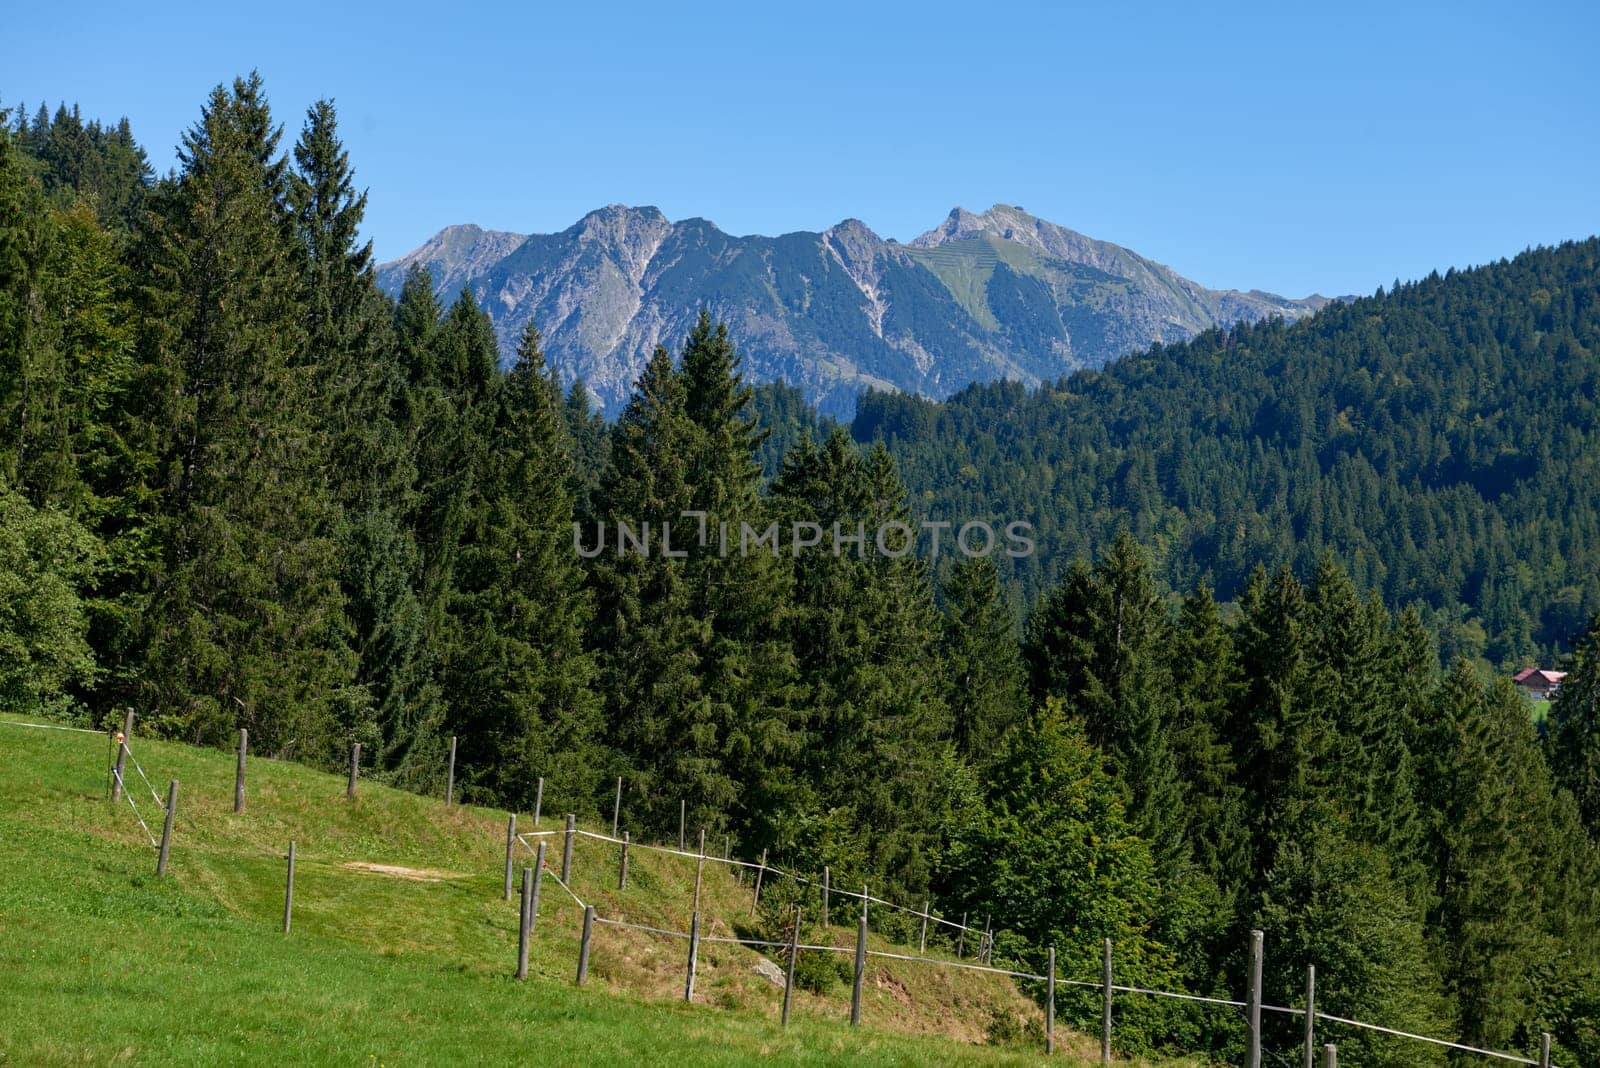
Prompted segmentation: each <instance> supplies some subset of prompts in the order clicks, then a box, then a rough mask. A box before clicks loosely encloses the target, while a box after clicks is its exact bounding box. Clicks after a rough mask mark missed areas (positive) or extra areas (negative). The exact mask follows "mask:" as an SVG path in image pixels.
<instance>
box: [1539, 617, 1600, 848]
mask: <svg viewBox="0 0 1600 1068" xmlns="http://www.w3.org/2000/svg"><path fill="white" fill-rule="evenodd" d="M1547 745H1548V749H1549V753H1550V764H1551V767H1552V768H1553V769H1554V770H1555V774H1556V778H1557V781H1558V782H1560V784H1561V785H1562V786H1564V787H1565V788H1566V789H1568V790H1570V791H1571V792H1572V796H1573V797H1574V798H1576V799H1577V802H1578V811H1579V813H1580V814H1581V815H1582V817H1583V822H1584V825H1585V826H1586V827H1588V828H1589V833H1590V834H1591V835H1593V836H1595V838H1596V839H1597V840H1600V616H1596V617H1595V620H1594V622H1593V623H1592V624H1590V626H1589V630H1588V632H1587V633H1586V634H1585V635H1584V636H1583V637H1582V638H1581V639H1579V641H1578V642H1577V644H1576V647H1575V648H1574V650H1573V654H1572V663H1571V665H1570V668H1569V670H1568V672H1567V677H1566V678H1565V679H1563V680H1562V681H1561V689H1560V690H1559V691H1558V692H1557V693H1556V697H1555V700H1554V701H1552V702H1551V704H1550V722H1549V728H1548V734H1547Z"/></svg>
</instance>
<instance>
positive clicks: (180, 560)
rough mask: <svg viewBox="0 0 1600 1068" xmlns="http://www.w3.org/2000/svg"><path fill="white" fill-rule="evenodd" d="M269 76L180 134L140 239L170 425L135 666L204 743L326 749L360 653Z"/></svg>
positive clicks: (148, 336)
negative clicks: (232, 738) (171, 170)
mask: <svg viewBox="0 0 1600 1068" xmlns="http://www.w3.org/2000/svg"><path fill="white" fill-rule="evenodd" d="M278 138H279V131H278V129H277V128H276V127H275V126H274V125H273V123H272V117H271V113H270V111H269V109H268V106H267V102H266V99H265V97H264V95H263V92H262V86H261V79H260V78H259V76H257V75H253V74H252V75H251V76H250V77H249V78H241V79H237V80H235V82H234V83H233V85H232V87H231V88H224V87H221V86H219V87H218V88H217V89H216V90H215V91H214V92H213V93H212V95H211V98H210V100H209V101H208V102H207V104H206V107H205V108H204V110H203V111H202V114H201V118H200V121H199V123H197V124H196V125H195V127H194V128H193V129H192V130H190V131H189V133H187V134H186V135H185V136H184V139H183V143H182V146H181V148H180V151H179V160H180V164H181V173H180V174H179V175H178V177H177V179H176V181H175V183H174V184H173V186H172V188H171V189H170V191H167V192H166V193H164V195H163V196H162V198H161V204H160V205H159V208H158V211H157V212H156V216H155V223H154V225H153V227H152V229H151V231H150V232H149V234H148V235H147V237H146V238H145V251H144V253H143V254H142V255H143V256H144V257H145V258H146V260H147V262H148V263H149V275H148V280H147V284H146V286H145V289H144V291H143V294H142V313H143V314H142V332H141V333H142V336H141V339H140V346H141V356H142V359H143V361H144V363H145V365H146V367H147V368H148V370H147V371H146V372H145V380H144V381H143V382H142V383H141V394H142V400H143V401H144V403H145V406H146V415H147V417H148V418H149V419H150V420H151V422H152V424H153V425H154V426H156V427H159V428H160V439H159V443H158V447H159V453H160V469H159V476H158V482H157V489H158V492H159V493H160V499H159V502H158V504H157V512H158V516H159V518H158V520H157V526H156V537H157V539H158V541H157V544H158V545H159V546H160V553H159V558H158V560H157V561H156V562H155V564H154V567H153V569H152V571H151V573H150V575H149V577H148V588H149V591H150V593H149V599H148V603H147V604H146V605H145V606H144V611H143V618H144V619H145V621H146V623H147V626H148V630H147V633H146V634H145V635H144V638H145V644H144V648H143V662H144V670H143V672H142V674H141V675H140V677H139V683H140V687H141V690H142V695H143V697H144V698H145V701H146V703H147V707H149V708H151V709H152V710H153V717H152V718H153V719H154V720H155V723H156V724H157V725H159V726H160V727H162V728H163V729H166V730H168V731H171V732H173V733H178V734H182V735H183V736H185V737H188V738H191V739H193V740H197V741H198V740H214V739H218V738H221V737H223V736H224V735H225V734H226V733H227V731H228V729H229V728H230V727H231V726H232V725H233V724H235V723H239V724H242V725H246V726H249V727H250V728H251V735H252V738H253V739H255V740H257V742H258V744H259V745H260V746H261V749H262V751H264V752H275V751H279V750H280V749H281V747H284V746H287V745H289V744H290V743H291V742H292V743H294V745H295V750H294V751H295V752H297V753H300V754H305V755H309V756H312V757H314V758H315V757H324V756H327V755H330V754H331V750H332V748H333V747H332V745H331V743H332V742H333V741H334V739H335V738H336V737H337V736H338V735H339V734H340V733H341V726H340V725H341V724H342V723H344V722H347V721H348V719H349V716H350V704H351V695H350V683H351V677H352V674H353V669H354V665H353V664H352V663H351V658H350V656H349V654H348V652H347V649H348V645H347V638H346V622H345V617H344V609H343V605H342V598H341V596H340V591H339V586H338V582H337V580H336V578H335V576H336V574H337V563H336V553H335V544H334V541H333V538H332V529H333V525H334V520H335V518H336V509H335V507H334V505H333V502H332V501H331V499H330V496H329V493H328V489H327V486H326V483H325V481H324V479H323V478H322V475H321V472H322V471H324V470H325V465H326V454H325V452H324V451H323V448H322V445H323V439H322V437H321V435H320V434H319V433H318V432H317V428H316V427H315V426H314V425H312V424H311V419H312V418H313V412H314V405H312V404H311V403H310V400H311V397H312V390H311V385H310V382H309V381H308V377H309V376H308V375H306V374H305V373H303V370H302V369H301V368H299V367H298V366H297V362H298V361H297V357H298V355H299V353H300V352H301V351H302V347H303V345H304V338H305V334H304V329H303V325H302V324H303V319H302V317H301V315H300V309H299V306H298V295H299V292H300V283H301V277H300V273H299V271H298V269H297V261H296V253H295V249H294V244H293V240H292V235H293V226H292V219H291V216H290V213H289V211H288V210H287V207H286V204H285V184H286V178H285V171H286V161H285V160H284V159H283V158H282V157H281V156H279V155H278V154H277V145H278Z"/></svg>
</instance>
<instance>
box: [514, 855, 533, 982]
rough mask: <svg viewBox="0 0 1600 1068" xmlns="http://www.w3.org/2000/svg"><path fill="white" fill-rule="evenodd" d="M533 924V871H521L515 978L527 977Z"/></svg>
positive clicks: (524, 869)
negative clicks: (530, 928) (520, 899)
mask: <svg viewBox="0 0 1600 1068" xmlns="http://www.w3.org/2000/svg"><path fill="white" fill-rule="evenodd" d="M532 922H533V871H532V869H530V868H523V869H522V908H521V910H520V911H519V914H518V916H517V978H518V979H526V978H527V977H528V941H529V935H531V934H532V932H531V931H530V930H529V927H530V926H531V925H532Z"/></svg>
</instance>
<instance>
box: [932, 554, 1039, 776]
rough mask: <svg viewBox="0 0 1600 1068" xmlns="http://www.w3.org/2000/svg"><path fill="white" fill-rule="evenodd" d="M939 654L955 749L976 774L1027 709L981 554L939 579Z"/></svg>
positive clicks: (1003, 614) (994, 584) (1001, 608)
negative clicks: (941, 593)
mask: <svg viewBox="0 0 1600 1068" xmlns="http://www.w3.org/2000/svg"><path fill="white" fill-rule="evenodd" d="M944 604H945V613H944V621H943V622H944V626H943V633H942V636H941V641H940V658H941V660H942V661H943V663H944V668H945V695H946V696H945V700H946V701H947V702H948V703H949V705H950V719H951V732H952V735H951V736H952V741H953V742H954V743H955V747H956V751H957V752H958V753H959V754H961V756H962V757H963V758H964V759H965V760H967V761H968V763H970V764H972V765H973V766H974V767H975V768H977V769H978V770H979V771H980V773H981V772H982V771H984V770H986V769H987V768H989V767H991V766H992V765H993V764H994V763H995V762H996V761H997V760H998V759H999V758H1000V757H1001V755H1002V754H1003V752H1004V739H1005V736H1006V733H1007V732H1008V731H1009V730H1011V728H1012V726H1013V725H1015V724H1017V723H1019V722H1021V721H1022V719H1023V718H1024V717H1025V716H1026V713H1027V690H1026V687H1025V685H1024V674H1023V668H1022V657H1021V653H1020V651H1019V648H1018V644H1017V637H1016V634H1015V633H1014V627H1013V625H1012V621H1011V612H1010V609H1009V608H1008V606H1007V605H1006V603H1005V602H1004V600H1002V598H1001V594H1000V572H999V569H998V568H996V567H995V564H994V561H993V560H991V559H989V558H988V557H987V556H979V557H972V558H970V559H963V560H962V561H960V562H959V563H957V564H956V565H955V566H954V567H953V568H952V569H951V570H950V574H949V577H948V578H947V579H946V580H945V583H944Z"/></svg>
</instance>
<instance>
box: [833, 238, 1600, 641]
mask: <svg viewBox="0 0 1600 1068" xmlns="http://www.w3.org/2000/svg"><path fill="white" fill-rule="evenodd" d="M998 272H999V268H998V267H997V268H996V277H998ZM993 289H994V286H993V283H992V281H991V284H990V292H991V299H992V293H993ZM853 432H854V434H855V436H856V437H857V438H858V439H860V440H863V441H865V440H870V439H873V438H876V437H882V438H885V439H887V440H888V441H889V442H890V444H891V447H892V450H893V452H894V453H895V456H896V458H897V459H898V460H899V462H900V466H901V470H902V472H903V473H904V476H905V478H906V481H907V483H908V485H909V486H910V488H911V490H912V499H913V501H914V502H916V503H917V504H918V506H919V510H921V511H922V512H924V513H926V514H928V515H931V516H934V517H937V518H943V519H959V520H962V521H965V520H966V519H970V518H984V517H988V518H991V519H995V520H1002V519H1003V520H1005V521H1009V520H1011V519H1026V520H1028V521H1030V522H1032V523H1033V524H1034V526H1035V528H1036V530H1037V531H1038V534H1039V539H1038V540H1039V552H1038V554H1037V555H1036V556H1035V557H1033V558H1031V559H1028V560H1023V561H1020V562H1018V565H1017V567H1018V573H1019V575H1020V577H1021V578H1022V579H1023V581H1024V583H1025V585H1026V587H1027V589H1028V591H1029V592H1030V593H1033V592H1037V591H1039V590H1041V589H1043V588H1044V587H1045V586H1046V585H1047V583H1048V582H1049V580H1050V578H1051V576H1053V575H1054V574H1056V573H1057V572H1058V571H1059V569H1060V568H1061V567H1062V566H1063V565H1064V564H1065V563H1066V562H1068V561H1070V560H1071V559H1072V558H1073V557H1074V556H1077V555H1086V554H1090V553H1093V552H1095V551H1097V550H1098V549H1099V548H1101V547H1103V546H1104V545H1106V544H1108V543H1109V541H1110V539H1111V538H1112V537H1113V535H1114V534H1115V532H1116V530H1117V529H1118V528H1119V527H1122V526H1125V525H1126V526H1130V527H1131V528H1132V529H1133V532H1134V533H1135V535H1136V536H1137V537H1138V538H1139V540H1140V541H1142V542H1144V543H1146V544H1148V545H1151V546H1152V547H1153V548H1154V551H1155V556H1156V561H1157V563H1158V565H1159V567H1160V569H1161V571H1162V574H1163V577H1164V578H1165V579H1166V580H1167V581H1168V582H1169V583H1171V585H1172V587H1173V588H1175V589H1187V588H1190V587H1192V586H1193V585H1194V584H1195V583H1196V582H1198V581H1201V580H1205V581H1209V582H1211V583H1212V584H1214V585H1215V587H1216V588H1217V589H1218V591H1219V593H1220V594H1222V595H1223V596H1225V597H1231V596H1233V595H1234V594H1235V593H1236V592H1237V591H1238V590H1239V589H1240V588H1241V587H1242V585H1243V583H1244V581H1245V579H1246V577H1247V576H1248V573H1249V571H1250V569H1252V568H1253V567H1255V566H1256V565H1257V564H1258V563H1261V564H1265V565H1266V566H1267V567H1269V568H1271V567H1274V566H1276V565H1278V564H1281V563H1289V564H1292V565H1294V566H1295V567H1296V568H1297V569H1298V570H1299V571H1300V572H1301V573H1302V574H1306V573H1309V572H1310V570H1311V568H1312V566H1313V565H1314V563H1315V561H1316V559H1317V557H1318V556H1319V554H1320V553H1321V552H1322V551H1323V549H1324V548H1331V549H1333V550H1334V551H1335V552H1336V553H1337V554H1338V555H1339V556H1340V557H1342V558H1343V559H1344V560H1345V561H1346V562H1347V563H1348V564H1349V566H1350V567H1351V569H1352V571H1353V572H1354V574H1355V576H1356V578H1357V580H1358V582H1359V583H1361V584H1362V585H1364V586H1367V587H1368V588H1371V589H1375V590H1380V591H1382V593H1383V595H1384V597H1385V598H1386V599H1387V600H1388V601H1389V602H1390V603H1391V604H1395V605H1403V604H1411V603H1420V604H1421V605H1423V606H1424V607H1425V608H1426V610H1427V612H1428V614H1429V616H1430V617H1431V621H1432V623H1433V625H1434V628H1435V629H1436V630H1437V631H1438V632H1439V634H1440V636H1441V639H1442V644H1443V648H1442V650H1441V651H1442V653H1443V654H1444V655H1445V656H1446V657H1449V656H1451V655H1454V654H1456V653H1462V654H1466V655H1468V656H1472V657H1486V658H1487V659H1489V660H1491V661H1494V662H1497V663H1506V664H1511V663H1518V664H1520V663H1521V662H1523V661H1525V660H1529V659H1532V658H1535V657H1537V656H1539V655H1542V654H1548V653H1549V652H1550V651H1552V650H1553V649H1555V648H1557V647H1559V646H1561V645H1563V643H1565V642H1566V641H1567V640H1568V639H1569V638H1570V637H1571V636H1572V635H1573V634H1574V633H1575V632H1577V631H1578V630H1579V629H1580V628H1581V627H1582V626H1583V625H1584V623H1585V622H1586V621H1587V620H1588V619H1589V618H1591V617H1592V616H1593V614H1594V613H1595V612H1596V611H1597V610H1600V241H1597V240H1589V241H1585V242H1580V243H1573V244H1567V245H1563V246H1561V247H1560V248H1554V249H1541V250H1537V251H1533V252H1528V253H1525V254H1523V255H1521V256H1518V257H1517V258H1515V259H1514V260H1510V261H1502V262H1499V263H1495V264H1491V265H1488V266H1485V267H1481V268H1478V269H1475V270H1468V271H1451V272H1449V273H1448V274H1445V275H1443V276H1440V275H1437V274H1436V275H1434V276H1431V277H1429V278H1427V279H1425V280H1423V281H1421V282H1418V283H1415V284H1412V285H1407V286H1403V287H1400V288H1399V289H1397V290H1395V291H1393V292H1391V293H1387V294H1380V295H1378V296H1375V297H1371V298H1367V299H1363V300H1358V301H1353V302H1349V303H1342V304H1337V305H1333V306H1330V307H1328V308H1326V309H1324V310H1323V311H1322V312H1321V313H1319V314H1318V315H1316V316H1315V317H1314V318H1312V319H1309V320H1306V321H1302V322H1299V323H1296V324H1293V325H1286V324H1283V323H1279V322H1273V323H1258V324H1255V325H1251V326H1240V327H1237V328H1235V329H1233V330H1229V331H1221V330H1213V331H1208V332H1206V333H1204V334H1202V335H1200V336H1199V337H1197V338H1195V339H1194V340H1192V341H1190V342H1187V343H1184V344H1179V345H1172V346H1165V347H1156V348H1154V349H1152V350H1150V351H1149V352H1147V353H1145V354H1143V355H1139V356H1133V357H1128V358H1125V359H1123V360H1121V361H1118V362H1117V363H1115V364H1112V365H1111V366H1109V367H1107V368H1106V369H1104V370H1103V371H1098V372H1089V371H1086V372H1082V373H1079V374H1075V375H1072V376H1070V377H1066V378H1062V379H1059V380H1057V381H1054V382H1052V383H1050V384H1048V385H1046V386H1043V387H1041V388H1039V389H1037V390H1034V391H1029V390H1027V389H1024V388H1023V387H1022V386H1021V385H1018V384H999V385H987V386H974V387H972V388H970V389H968V390H965V391H963V392H961V393H960V394H957V395H956V396H954V397H952V398H951V399H950V400H949V401H947V402H946V403H943V404H934V403H930V402H927V401H922V400H918V399H916V398H909V397H904V396H890V395H885V394H873V395H869V396H867V397H865V398H863V400H862V402H861V404H860V406H859V409H858V411H857V414H856V417H855V421H854V424H853Z"/></svg>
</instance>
